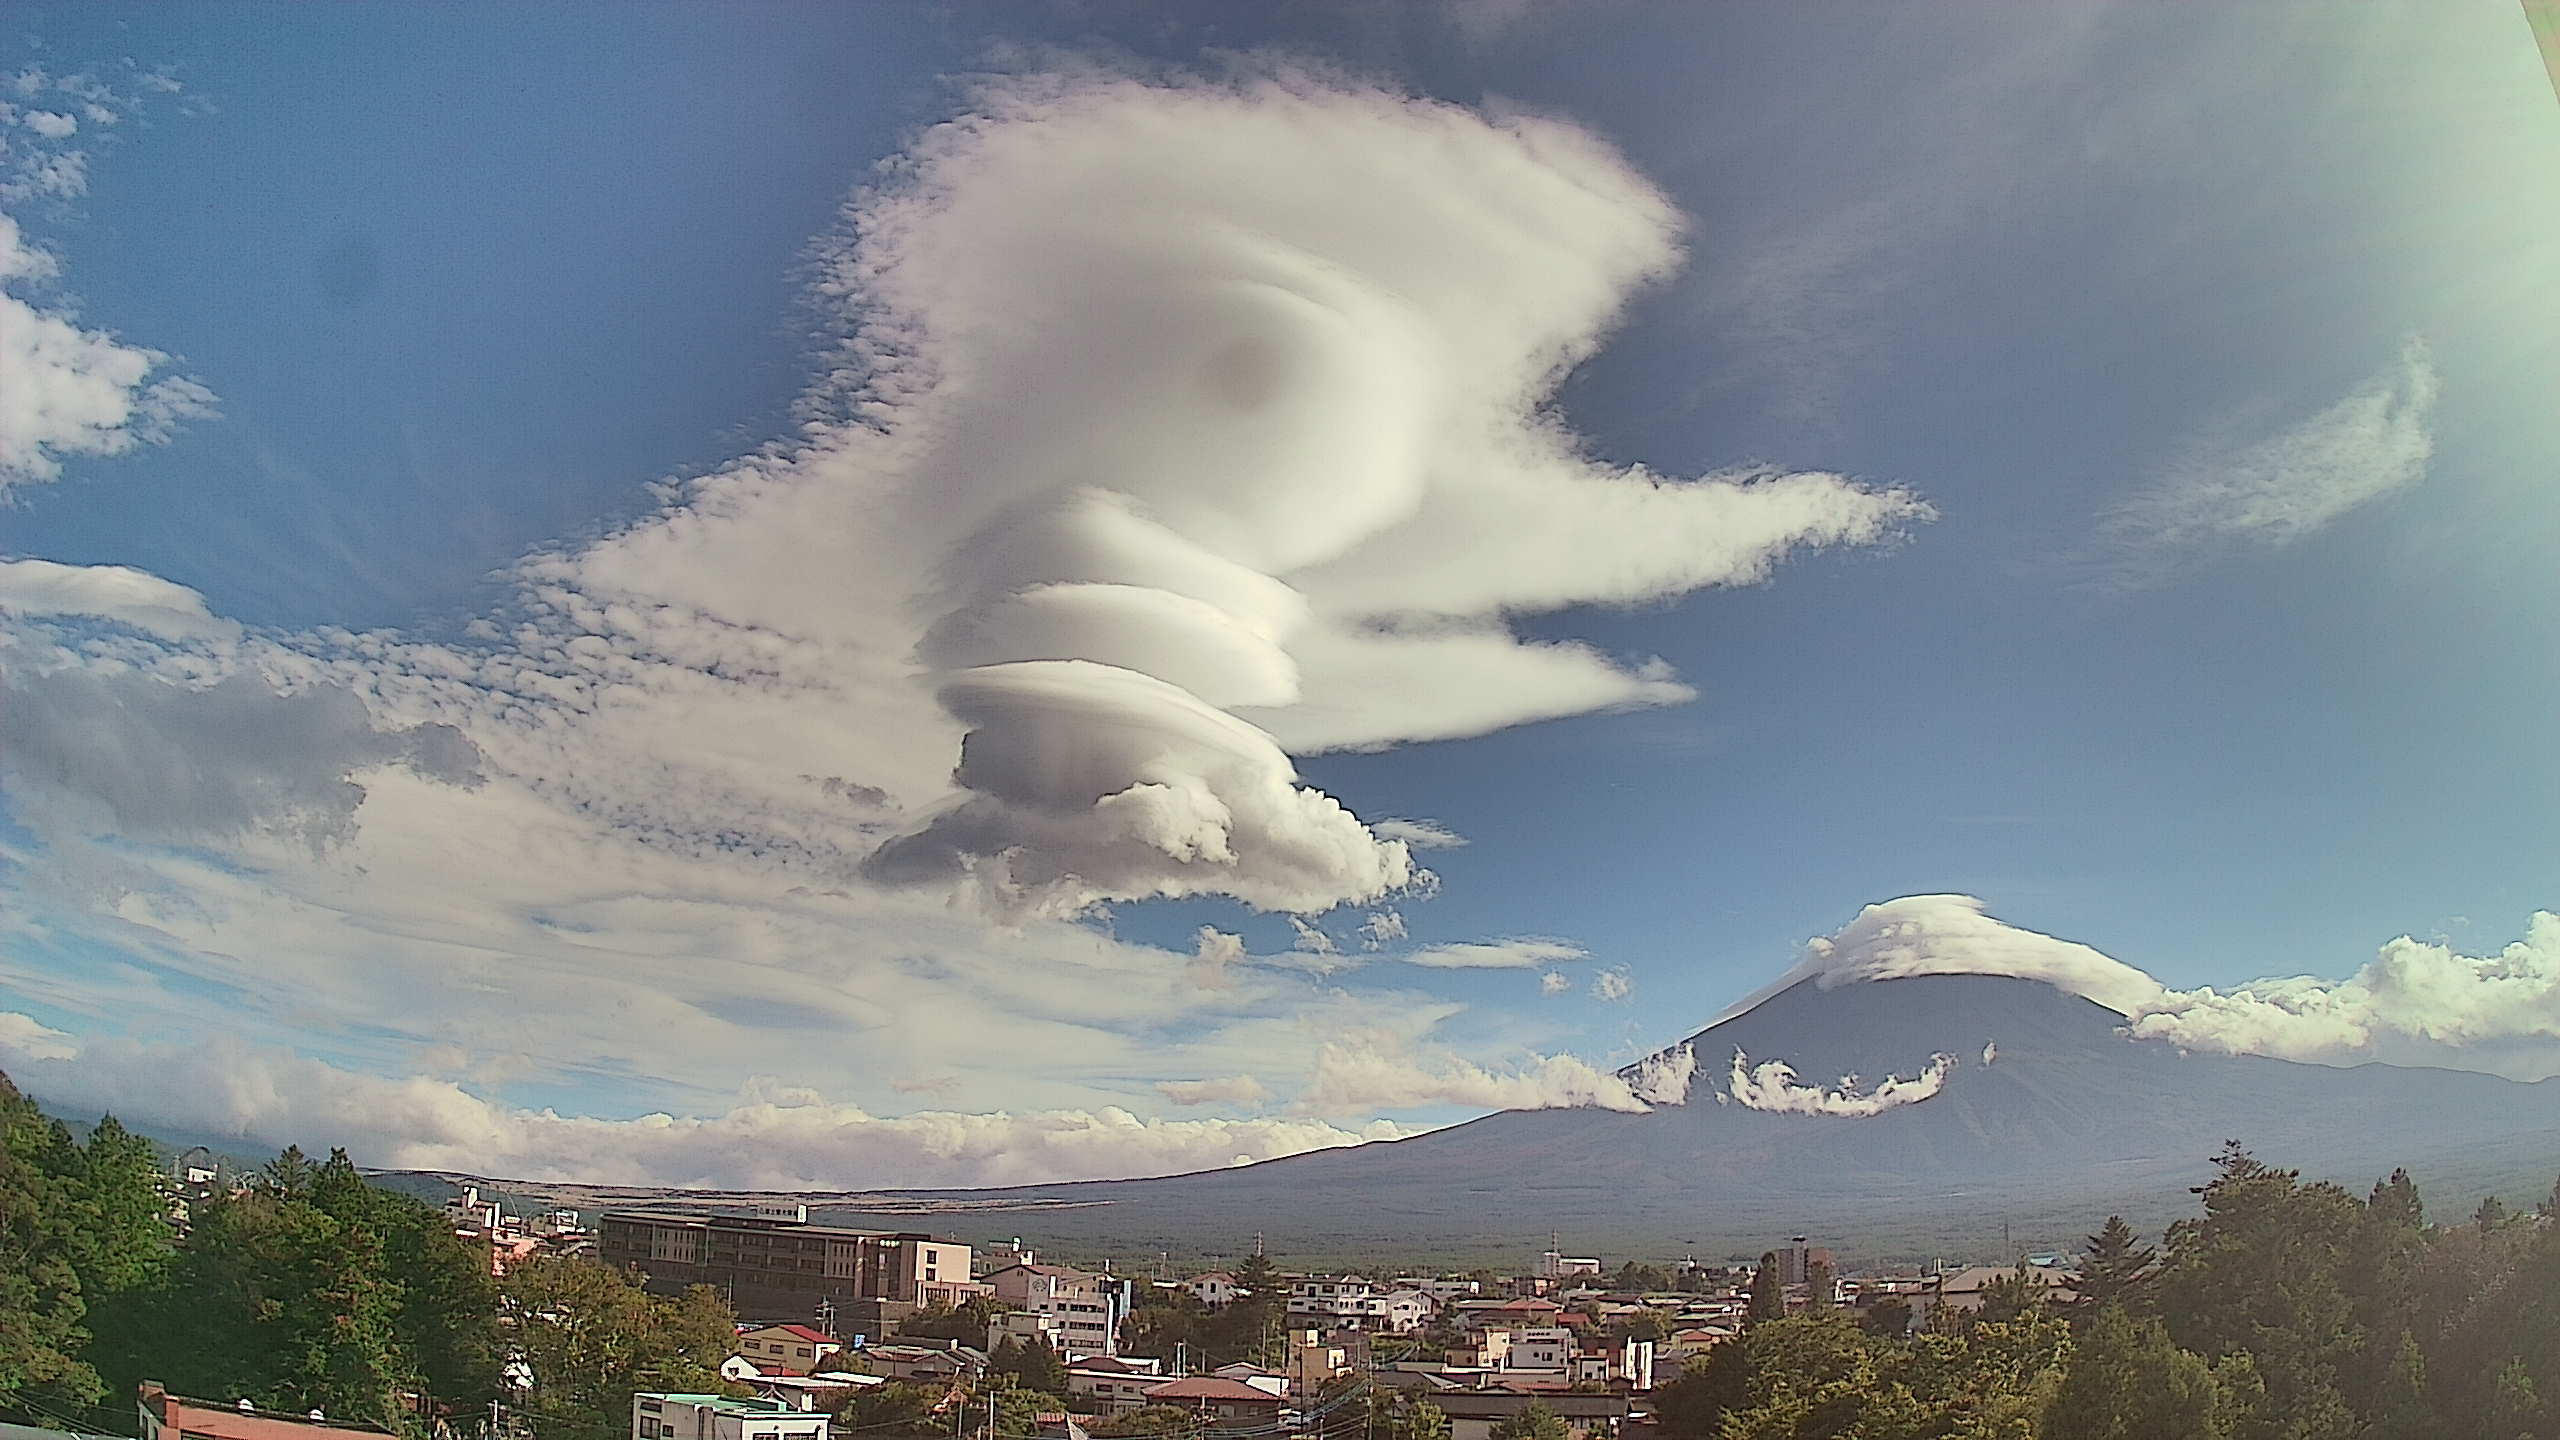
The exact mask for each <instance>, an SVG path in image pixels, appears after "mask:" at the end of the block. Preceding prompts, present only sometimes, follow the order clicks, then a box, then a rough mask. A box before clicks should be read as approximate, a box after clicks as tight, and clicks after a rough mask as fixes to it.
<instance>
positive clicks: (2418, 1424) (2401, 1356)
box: [2365, 1331, 2443, 1440]
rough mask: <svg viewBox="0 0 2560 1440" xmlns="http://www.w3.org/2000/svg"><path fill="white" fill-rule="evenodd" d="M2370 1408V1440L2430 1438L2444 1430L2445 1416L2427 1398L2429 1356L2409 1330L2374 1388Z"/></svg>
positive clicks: (2403, 1335) (2426, 1439)
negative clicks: (2420, 1347) (2442, 1428)
mask: <svg viewBox="0 0 2560 1440" xmlns="http://www.w3.org/2000/svg"><path fill="white" fill-rule="evenodd" d="M2368 1408H2369V1410H2370V1412H2371V1414H2372V1417H2373V1419H2372V1424H2371V1427H2370V1428H2369V1429H2367V1430H2366V1432H2365V1435H2366V1437H2367V1440H2429V1437H2431V1436H2434V1435H2436V1434H2439V1433H2441V1427H2442V1425H2443V1416H2442V1415H2441V1414H2440V1413H2439V1412H2438V1411H2437V1409H2436V1407H2435V1406H2434V1404H2432V1403H2431V1402H2430V1401H2429V1400H2428V1398H2427V1357H2426V1355H2425V1353H2424V1352H2423V1351H2421V1350H2419V1348H2418V1342H2417V1339H2416V1337H2414V1336H2412V1335H2410V1334H2409V1333H2408V1332H2407V1331H2402V1332H2401V1334H2400V1344H2399V1346H2398V1348H2397V1349H2396V1350H2395V1351H2394V1352H2393V1353H2392V1356H2391V1363H2390V1364H2389V1365H2388V1366H2386V1367H2385V1368H2384V1370H2383V1372H2382V1378H2381V1380H2380V1382H2379V1383H2378V1384H2376V1385H2375V1386H2374V1387H2373V1391H2372V1400H2371V1403H2370V1405H2369V1407H2368Z"/></svg>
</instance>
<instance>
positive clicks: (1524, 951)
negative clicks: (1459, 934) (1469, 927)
mask: <svg viewBox="0 0 2560 1440" xmlns="http://www.w3.org/2000/svg"><path fill="white" fill-rule="evenodd" d="M1395 958H1397V959H1399V960H1401V961H1403V962H1404V963H1405V964H1407V965H1420V966H1422V967H1423V968H1424V969H1427V970H1536V969H1540V968H1542V967H1545V966H1549V965H1554V964H1558V963H1560V962H1563V961H1568V960H1588V959H1590V958H1591V952H1590V951H1588V950H1585V949H1583V948H1582V947H1581V946H1579V945H1576V944H1573V943H1572V942H1571V941H1567V940H1552V939H1544V938H1540V937H1535V936H1524V937H1521V938H1519V939H1514V940H1459V941H1452V942H1450V943H1448V944H1445V945H1426V946H1424V947H1423V948H1421V949H1419V950H1415V951H1411V952H1409V953H1407V954H1403V955H1399V956H1397V957H1395Z"/></svg>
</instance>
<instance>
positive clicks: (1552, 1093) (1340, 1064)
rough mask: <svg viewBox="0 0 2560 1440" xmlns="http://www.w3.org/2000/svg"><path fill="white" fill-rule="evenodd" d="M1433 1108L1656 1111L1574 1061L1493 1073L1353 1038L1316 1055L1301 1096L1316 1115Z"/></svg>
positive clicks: (1559, 1058)
mask: <svg viewBox="0 0 2560 1440" xmlns="http://www.w3.org/2000/svg"><path fill="white" fill-rule="evenodd" d="M1431 1105H1464V1106H1470V1107H1478V1108H1483V1109H1491V1110H1580V1109H1594V1110H1620V1111H1626V1112H1629V1113H1637V1114H1640V1113H1642V1112H1644V1111H1646V1110H1649V1109H1651V1108H1653V1107H1652V1106H1651V1105H1650V1104H1648V1103H1647V1102H1646V1100H1645V1099H1644V1097H1643V1096H1641V1095H1639V1094H1638V1093H1637V1091H1636V1087H1635V1085H1634V1084H1633V1083H1631V1082H1630V1080H1629V1078H1628V1077H1627V1076H1625V1075H1619V1074H1611V1073H1610V1072H1608V1071H1606V1070H1601V1069H1598V1068H1596V1067H1594V1066H1592V1065H1591V1064H1590V1063H1589V1062H1588V1061H1584V1060H1579V1059H1576V1058H1575V1057H1573V1056H1571V1055H1532V1056H1530V1057H1528V1058H1527V1059H1526V1060H1525V1061H1524V1062H1522V1063H1521V1064H1519V1065H1517V1066H1513V1067H1510V1068H1506V1069H1492V1068H1488V1067H1486V1066H1483V1065H1479V1064H1476V1063H1475V1062H1474V1061H1471V1060H1466V1059H1462V1058H1460V1057H1458V1056H1455V1055H1448V1054H1431V1055H1424V1054H1417V1053H1414V1052H1413V1051H1410V1050H1408V1049H1405V1048H1404V1047H1402V1046H1398V1045H1392V1044H1382V1043H1378V1042H1376V1041H1364V1040H1360V1039H1356V1038H1355V1039H1345V1040H1340V1041H1335V1042H1333V1043H1330V1044H1327V1045H1326V1046H1325V1047H1324V1048H1323V1049H1322V1050H1320V1051H1318V1052H1317V1054H1316V1066H1315V1075H1314V1077H1313V1078H1312V1079H1311V1080H1310V1081H1309V1082H1308V1085H1307V1087H1306V1089H1305V1090H1304V1091H1302V1092H1301V1093H1300V1095H1299V1097H1298V1108H1299V1109H1301V1110H1303V1111H1305V1112H1306V1113H1308V1114H1313V1115H1339V1114H1357V1113H1361V1112H1368V1111H1377V1110H1399V1109H1412V1108H1417V1107H1421V1106H1431Z"/></svg>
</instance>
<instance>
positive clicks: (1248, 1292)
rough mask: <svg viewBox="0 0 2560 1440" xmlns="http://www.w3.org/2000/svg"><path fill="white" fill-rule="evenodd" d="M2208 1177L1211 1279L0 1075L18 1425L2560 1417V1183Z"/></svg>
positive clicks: (222, 1428) (2431, 1429)
mask: <svg viewBox="0 0 2560 1440" xmlns="http://www.w3.org/2000/svg"><path fill="white" fill-rule="evenodd" d="M2213 1166H2214V1174H2215V1178H2214V1179H2213V1180H2212V1181H2211V1182H2210V1183H2208V1184H2206V1185H2204V1186H2202V1187H2200V1188H2199V1191H2198V1197H2199V1200H2200V1202H2201V1203H2200V1209H2201V1214H2199V1215H2196V1216H2192V1217H2190V1218H2188V1219H2183V1220H2180V1221H2177V1222H2175V1223H2174V1224H2172V1225H2171V1226H2170V1227H2169V1228H2168V1230H2167V1232H2166V1233H2165V1234H2163V1235H2162V1236H2160V1237H2159V1244H2158V1245H2157V1246H2156V1247H2155V1246H2153V1245H2150V1244H2146V1243H2144V1240H2143V1237H2141V1236H2140V1235H2138V1234H2137V1233H2136V1232H2135V1231H2134V1230H2133V1229H2132V1228H2131V1227H2130V1226H2129V1225H2127V1224H2126V1223H2125V1222H2124V1221H2123V1220H2121V1219H2120V1218H2116V1217H2108V1218H2107V1219H2106V1220H2105V1221H2104V1222H2103V1223H2102V1224H2097V1225H2095V1226H2094V1228H2093V1232H2092V1233H2091V1234H2089V1235H2088V1237H2087V1245H2086V1247H2085V1248H2080V1249H2076V1250H2075V1251H2074V1253H2070V1254H2045V1255H2020V1256H2017V1257H2015V1258H2013V1259H2010V1260H2007V1261H2006V1262H2005V1263H2003V1262H2001V1261H1999V1260H1997V1259H1995V1258H1994V1257H1977V1258H1978V1259H1981V1260H1983V1261H1985V1262H1987V1263H1974V1264H1953V1263H1946V1262H1940V1263H1935V1264H1930V1265H1926V1266H1921V1267H1896V1266H1877V1265H1874V1264H1873V1263H1862V1264H1857V1265H1848V1264H1843V1263H1842V1259H1841V1256H1840V1254H1839V1253H1837V1252H1836V1251H1835V1249H1834V1248H1833V1246H1831V1245H1826V1244H1822V1243H1816V1242H1817V1240H1818V1239H1819V1237H1812V1236H1806V1235H1791V1236H1787V1237H1785V1238H1784V1239H1782V1240H1779V1241H1777V1242H1776V1243H1773V1244H1772V1245H1771V1246H1770V1247H1769V1248H1768V1249H1767V1250H1765V1251H1764V1252H1763V1253H1762V1254H1760V1255H1759V1256H1757V1257H1756V1258H1753V1259H1751V1260H1749V1261H1727V1262H1725V1263H1716V1262H1712V1261H1710V1262H1701V1261H1700V1260H1699V1259H1697V1258H1696V1257H1694V1256H1682V1257H1680V1258H1678V1259H1676V1260H1667V1261H1666V1260H1663V1259H1659V1258H1653V1257H1641V1256H1636V1257H1612V1256H1600V1255H1590V1254H1577V1253H1573V1252H1572V1251H1571V1250H1569V1249H1568V1248H1567V1247H1566V1245H1565V1243H1564V1237H1563V1234H1562V1233H1561V1232H1559V1233H1557V1234H1553V1235H1550V1236H1549V1237H1547V1238H1546V1246H1545V1249H1544V1250H1543V1251H1542V1252H1536V1253H1524V1254H1523V1255H1522V1256H1521V1261H1522V1263H1520V1264H1519V1265H1517V1266H1512V1267H1497V1268H1494V1269H1484V1270H1476V1271H1468V1272H1463V1273H1461V1272H1453V1271H1450V1270H1447V1269H1438V1268H1431V1267H1416V1268H1414V1269H1411V1270H1405V1269H1400V1268H1395V1267H1370V1268H1367V1269H1364V1270H1363V1271H1361V1272H1360V1273H1343V1272H1342V1271H1340V1270H1335V1269H1329V1268H1299V1267H1293V1266H1290V1265H1287V1264H1285V1263H1284V1262H1285V1260H1286V1257H1284V1256H1280V1255H1275V1254H1272V1253H1268V1252H1267V1250H1266V1249H1265V1247H1264V1246H1263V1244H1262V1243H1261V1240H1262V1237H1260V1236H1243V1237H1239V1243H1238V1248H1237V1250H1236V1251H1235V1252H1234V1258H1233V1260H1232V1263H1228V1264H1224V1265H1222V1266H1219V1267H1216V1268H1205V1269H1196V1270H1195V1269H1190V1268H1189V1267H1184V1269H1180V1270H1178V1269H1176V1268H1174V1267H1173V1266H1171V1265H1170V1263H1169V1261H1170V1257H1169V1256H1167V1255H1159V1256H1157V1257H1155V1260H1154V1263H1153V1264H1152V1265H1149V1266H1137V1267H1133V1266H1128V1265H1117V1266H1114V1265H1109V1264H1095V1263H1091V1262H1090V1259H1089V1257H1080V1256H1073V1255H1067V1256H1061V1255H1056V1254H1042V1253H1040V1252H1038V1251H1037V1250H1035V1249H1034V1248H1032V1247H1029V1246H1026V1245H1024V1244H1023V1243H1022V1242H1021V1241H1019V1240H1018V1239H1013V1238H1009V1237H1008V1238H1005V1239H1001V1240H991V1239H988V1238H985V1237H982V1236H979V1235H975V1234H971V1235H962V1234H956V1233H940V1232H937V1231H928V1230H885V1229H863V1228H852V1227H847V1226H838V1225H830V1224H825V1223H813V1222H812V1220H811V1217H810V1215H809V1213H808V1211H807V1210H806V1209H805V1208H803V1207H802V1206H801V1205H799V1204H797V1203H781V1204H761V1205H758V1204H737V1205H708V1204H698V1205H693V1206H689V1207H683V1208H679V1207H678V1204H677V1202H674V1201H669V1202H663V1203H660V1204H657V1205H651V1206H646V1207H625V1208H614V1209H604V1210H600V1211H597V1212H595V1213H592V1214H590V1213H586V1212H582V1211H578V1210H573V1209H562V1208H556V1207H548V1206H528V1207H527V1211H528V1213H516V1212H515V1211H513V1210H511V1209H510V1208H509V1205H508V1204H507V1203H506V1202H505V1201H504V1200H503V1199H502V1198H500V1197H498V1196H494V1195H490V1194H484V1193H483V1192H482V1190H481V1189H479V1188H478V1187H476V1186H472V1185H469V1184H459V1185H452V1186H450V1187H449V1188H450V1189H451V1191H452V1193H450V1194H449V1195H447V1196H445V1197H444V1198H443V1200H442V1202H441V1204H436V1203H430V1201H429V1200H427V1199H422V1198H420V1197H419V1196H417V1195H415V1194H412V1193H409V1192H407V1191H404V1190H398V1189H392V1188H386V1185H385V1184H384V1183H380V1182H381V1181H382V1180H383V1179H385V1178H387V1177H368V1176H367V1175H366V1173H365V1172H363V1171H362V1170H360V1169H359V1168H358V1167H357V1166H356V1164H355V1163H354V1161H353V1160H352V1159H351V1158H350V1157H349V1156H348V1155H347V1153H346V1152H345V1151H343V1150H336V1151H332V1152H331V1153H330V1154H329V1155H328V1156H327V1157H326V1158H325V1159H324V1160H321V1161H316V1162H315V1161H313V1160H311V1159H310V1158H309V1157H307V1156H305V1155H304V1154H303V1153H302V1152H301V1151H300V1150H298V1149H295V1148H290V1147H289V1148H287V1149H286V1150H284V1151H283V1152H281V1153H280V1154H278V1155H276V1156H275V1157H274V1158H273V1159H272V1160H270V1161H267V1162H265V1163H264V1164H257V1165H251V1164H247V1163H245V1162H240V1161H235V1160H232V1159H229V1158H226V1157H222V1156H216V1155H213V1154H211V1153H209V1152H207V1151H205V1150H202V1149H196V1150H190V1151H187V1152H184V1153H183V1154H178V1155H176V1156H174V1157H171V1156H170V1155H169V1153H168V1152H167V1151H166V1150H165V1149H163V1148H161V1147H158V1146H155V1145H154V1144H153V1143H152V1142H150V1141H149V1140H147V1139H146V1138H144V1137H142V1136H139V1135H136V1134H134V1133H132V1132H130V1131H128V1130H126V1129H124V1128H123V1127H122V1126H121V1125H119V1124H118V1123H117V1122H116V1121H115V1120H114V1119H112V1118H106V1119H102V1120H100V1121H99V1122H98V1123H97V1124H96V1125H95V1126H93V1127H91V1128H90V1129H89V1131H88V1132H87V1134H86V1136H85V1138H82V1137H79V1136H75V1134H74V1133H73V1132H72V1131H71V1130H70V1128H69V1127H68V1126H66V1125H65V1124H63V1123H62V1122H60V1121H58V1120H54V1119H51V1118H48V1117H46V1116H44V1115H43V1114H42V1112H41V1111H39V1110H38V1109H37V1108H36V1107H35V1106H34V1105H33V1104H31V1103H30V1102H28V1101H27V1100H25V1099H24V1098H23V1097H22V1096H20V1095H19V1094H18V1093H17V1092H16V1091H15V1090H14V1089H13V1088H12V1087H10V1086H9V1085H8V1084H7V1082H6V1080H5V1078H0V1221H5V1222H6V1225H7V1230H6V1232H5V1236H0V1238H5V1239H6V1240H7V1241H8V1242H9V1244H10V1246H11V1247H12V1248H11V1251H10V1256H11V1259H12V1261H13V1268H12V1269H11V1270H10V1271H8V1272H7V1278H8V1279H9V1280H10V1282H11V1283H10V1284H8V1285H6V1286H0V1337H5V1338H6V1342H7V1344H6V1347H5V1348H0V1424H5V1425H7V1426H8V1427H9V1428H8V1429H7V1430H6V1431H5V1432H0V1440H105V1437H115V1440H373V1437H384V1440H842V1437H851V1436H862V1437H871V1440H929V1437H950V1440H1120V1437H1148V1440H1153V1437H1179V1440H1281V1437H1290V1440H1350V1437H1352V1436H1354V1435H1357V1436H1358V1437H1359V1440H1761V1437H1777V1436H1810V1435H1832V1434H1842V1433H1856V1434H1861V1435H1873V1436H1877V1437H1898V1436H1911V1437H1915V1440H1916V1437H1919V1436H1924V1435H1925V1436H1946V1435H1984V1436H1989V1435H2012V1436H2017V1437H2020V1440H2027V1437H2033V1440H2099V1437H2116V1440H2131V1437H2137V1436H2139V1437H2151V1436H2159V1437H2172V1440H2175V1437H2192V1440H2262V1437H2263V1440H2279V1437H2301V1440H2309V1437H2313V1436H2330V1435H2347V1434H2354V1435H2361V1436H2370V1437H2374V1440H2401V1437H2407V1440H2418V1437H2424V1436H2436V1435H2451V1436H2479V1437H2482V1440H2512V1437H2515V1436H2519V1435H2523V1436H2531V1437H2534V1440H2546V1437H2548V1436H2549V1435H2551V1433H2552V1426H2551V1425H2550V1424H2547V1423H2545V1422H2560V1411H2556V1410H2555V1409H2554V1407H2552V1406H2550V1405H2547V1404H2545V1403H2544V1402H2543V1400H2542V1399H2541V1398H2540V1397H2541V1392H2542V1389H2543V1388H2544V1386H2546V1385H2550V1386H2552V1387H2553V1388H2554V1390H2555V1392H2556V1393H2560V1376H2555V1375H2553V1374H2552V1373H2551V1367H2552V1364H2553V1363H2554V1357H2555V1355H2560V1344H2555V1343H2554V1342H2555V1340H2560V1186H2555V1187H2554V1189H2553V1191H2552V1193H2551V1195H2550V1196H2549V1198H2547V1199H2546V1200H2544V1201H2542V1202H2540V1203H2539V1204H2537V1205H2535V1206H2533V1207H2530V1208H2524V1209H2516V1210H2510V1209H2509V1208H2507V1207H2506V1206H2505V1205H2504V1204H2503V1203H2502V1202H2500V1201H2498V1200H2497V1199H2495V1198H2494V1197H2492V1198H2490V1199H2485V1200H2483V1201H2481V1202H2480V1205H2479V1207H2478V1208H2477V1210H2476V1211H2475V1212H2473V1213H2472V1214H2471V1215H2470V1216H2469V1217H2468V1219H2466V1220H2462V1221H2458V1222H2452V1223H2443V1222H2430V1220H2429V1219H2428V1216H2427V1213H2426V1209H2425V1206H2424V1203H2423V1201H2422V1200H2421V1199H2420V1197H2419V1191H2418V1187H2417V1184H2416V1182H2415V1181H2414V1180H2412V1179H2411V1177H2410V1176H2409V1175H2407V1174H2406V1173H2405V1172H2399V1171H2395V1172H2394V1173H2392V1174H2391V1175H2390V1176H2388V1177H2386V1178H2384V1179H2383V1180H2381V1181H2380V1182H2378V1183H2376V1184H2375V1185H2374V1186H2373V1187H2372V1189H2371V1192H2370V1194H2369V1195H2368V1196H2365V1197H2362V1198H2359V1197H2358V1196H2357V1195H2356V1194H2354V1193H2352V1192H2350V1191H2348V1190H2347V1189H2345V1188H2343V1187H2342V1186H2340V1185H2337V1184H2334V1183H2331V1182H2327V1181H2307V1180H2304V1179H2302V1178H2301V1176H2300V1175H2299V1174H2297V1173H2296V1172H2294V1171H2290V1170H2283V1169H2277V1168H2274V1167H2271V1166H2269V1165H2267V1164H2265V1163H2263V1162H2261V1161H2260V1160H2258V1159H2257V1158H2256V1157H2255V1156H2254V1155H2253V1154H2252V1153H2250V1151H2249V1150H2248V1149H2247V1148H2246V1147H2245V1146H2242V1145H2241V1144H2239V1143H2238V1142H2232V1143H2229V1144H2227V1145H2225V1146H2224V1148H2223V1150H2222V1151H2221V1152H2220V1153H2219V1154H2218V1155H2216V1156H2215V1157H2214V1158H2213ZM439 1183H441V1182H439ZM1004 1213H1005V1212H1002V1211H992V1210H984V1211H978V1212H975V1216H976V1218H977V1219H978V1220H979V1221H988V1220H992V1221H995V1222H997V1223H1001V1222H1002V1219H1003V1217H1004ZM963 1223H964V1224H965V1223H966V1222H963ZM1533 1243H1534V1242H1533ZM1078 1261H1084V1262H1086V1263H1073V1262H1078ZM1186 1271H1187V1272H1188V1273H1186ZM1859 1415H1865V1416H1869V1417H1871V1419H1872V1422H1873V1423H1871V1424H1868V1425H1866V1426H1865V1427H1864V1428H1860V1429H1856V1430H1854V1431H1845V1430H1842V1429H1840V1428H1839V1427H1838V1426H1837V1425H1835V1424H1833V1422H1834V1421H1837V1420H1840V1419H1842V1418H1843V1417H1856V1416H1859ZM1825 1416H1828V1417H1831V1418H1830V1419H1824V1418H1823V1417H1825ZM2303 1416H2312V1417H2314V1418H2313V1420H2311V1421H2310V1422H2308V1423H2306V1422H2304V1421H2302V1420H2301V1419H2300V1418H2299V1417H2303ZM2456 1422H2458V1423H2456Z"/></svg>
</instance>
